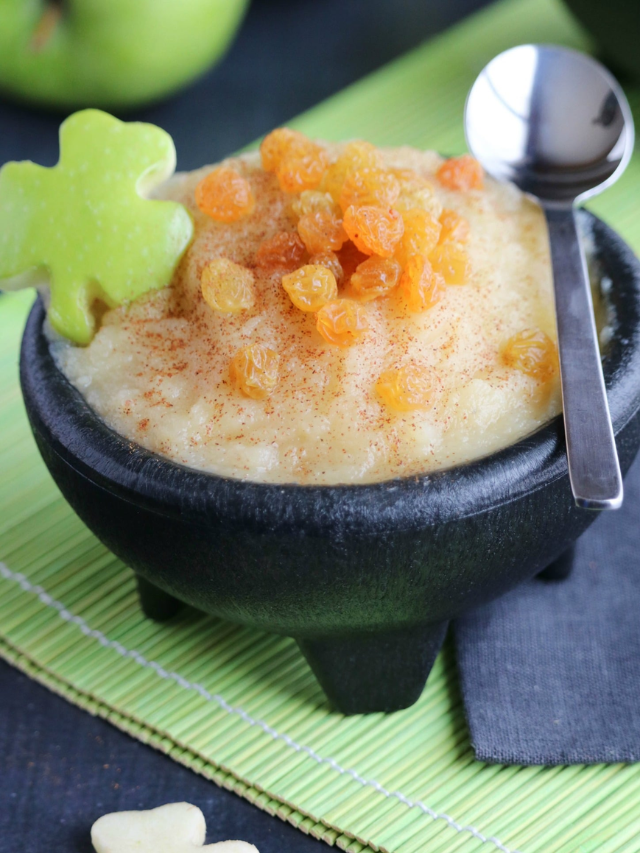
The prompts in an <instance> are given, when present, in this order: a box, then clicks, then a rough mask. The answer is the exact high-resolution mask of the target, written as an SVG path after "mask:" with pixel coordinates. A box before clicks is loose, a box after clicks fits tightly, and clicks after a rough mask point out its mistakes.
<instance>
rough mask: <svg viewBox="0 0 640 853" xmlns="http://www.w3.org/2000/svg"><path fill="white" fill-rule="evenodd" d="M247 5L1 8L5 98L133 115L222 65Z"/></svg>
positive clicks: (96, 0) (199, 1)
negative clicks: (129, 110)
mask: <svg viewBox="0 0 640 853" xmlns="http://www.w3.org/2000/svg"><path fill="white" fill-rule="evenodd" d="M247 4H248V0H0V90H2V91H3V92H6V93H9V94H11V95H14V96H17V97H19V98H21V99H24V100H28V101H31V102H34V103H38V104H44V105H48V106H53V107H60V108H64V109H69V108H75V107H79V106H96V107H107V108H108V107H111V108H118V107H125V108H126V107H135V106H138V105H140V104H143V103H147V102H149V101H153V100H157V99H159V98H162V97H163V96H165V95H168V94H170V93H171V92H173V91H174V90H176V89H178V88H180V86H182V85H184V84H185V83H187V82H189V81H190V80H192V79H193V78H194V77H197V76H198V75H199V74H201V73H202V72H203V71H205V70H206V69H207V68H208V67H209V66H210V65H211V64H213V62H215V60H216V59H218V58H219V57H220V55H221V54H222V52H223V51H224V49H225V48H226V47H227V45H228V43H229V41H230V40H231V38H232V36H233V34H234V32H235V30H236V28H237V27H238V25H239V24H240V21H241V19H242V16H243V14H244V11H245V9H246V7H247Z"/></svg>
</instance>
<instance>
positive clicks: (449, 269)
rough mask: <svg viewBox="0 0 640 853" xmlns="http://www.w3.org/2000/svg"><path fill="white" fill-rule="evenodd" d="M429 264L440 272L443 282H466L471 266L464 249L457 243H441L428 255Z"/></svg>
mask: <svg viewBox="0 0 640 853" xmlns="http://www.w3.org/2000/svg"><path fill="white" fill-rule="evenodd" d="M429 260H430V261H431V266H432V267H433V269H434V271H435V272H438V273H440V275H441V276H442V277H443V278H444V281H445V284H466V283H467V281H468V279H469V276H470V274H471V266H470V264H469V257H468V255H467V253H466V251H465V250H464V249H463V248H462V246H459V245H458V244H457V243H441V244H440V245H439V246H436V248H435V249H434V250H433V252H431V254H430V255H429Z"/></svg>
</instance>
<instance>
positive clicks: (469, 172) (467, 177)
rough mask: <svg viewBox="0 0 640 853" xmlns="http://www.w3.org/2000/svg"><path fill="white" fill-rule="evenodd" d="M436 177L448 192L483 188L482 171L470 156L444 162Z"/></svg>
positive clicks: (466, 155) (465, 155)
mask: <svg viewBox="0 0 640 853" xmlns="http://www.w3.org/2000/svg"><path fill="white" fill-rule="evenodd" d="M436 175H437V176H438V180H439V181H440V183H441V184H442V185H443V186H444V187H447V189H450V190H463V191H466V190H481V189H482V187H483V186H484V169H483V168H482V166H481V165H480V163H478V161H477V160H476V159H475V157H472V156H471V154H463V155H462V157H451V159H449V160H445V161H444V163H443V164H442V165H441V166H440V168H439V169H438V171H437V172H436Z"/></svg>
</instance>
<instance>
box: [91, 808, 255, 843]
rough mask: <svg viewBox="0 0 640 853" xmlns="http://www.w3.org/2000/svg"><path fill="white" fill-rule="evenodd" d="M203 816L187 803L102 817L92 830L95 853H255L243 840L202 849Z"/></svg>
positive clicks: (203, 835) (115, 813) (204, 828)
mask: <svg viewBox="0 0 640 853" xmlns="http://www.w3.org/2000/svg"><path fill="white" fill-rule="evenodd" d="M205 834H206V825H205V820H204V815H203V814H202V812H201V811H200V809H199V808H197V806H192V805H190V804H189V803H169V804H168V805H166V806H160V807H159V808H157V809H149V810H148V811H139V812H113V814H107V815H103V817H101V818H99V819H98V820H97V821H96V822H95V823H94V824H93V826H92V827H91V842H92V844H93V846H94V847H95V849H96V851H97V853H194V851H199V853H258V850H257V849H256V848H255V847H254V846H253V844H247V842H246V841H220V842H218V843H217V844H207V846H206V847H203V846H202V845H203V844H204V839H205Z"/></svg>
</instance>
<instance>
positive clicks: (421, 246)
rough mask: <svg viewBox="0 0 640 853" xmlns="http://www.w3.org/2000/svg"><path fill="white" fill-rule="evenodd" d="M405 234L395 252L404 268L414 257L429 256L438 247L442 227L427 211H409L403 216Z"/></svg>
mask: <svg viewBox="0 0 640 853" xmlns="http://www.w3.org/2000/svg"><path fill="white" fill-rule="evenodd" d="M402 221H403V222H404V234H403V235H402V239H401V240H400V242H399V243H398V246H397V248H396V251H395V255H396V258H397V259H398V260H399V261H400V263H401V264H402V265H403V266H404V265H405V264H406V263H407V261H408V260H409V258H410V257H411V256H412V255H428V254H429V253H430V252H432V251H433V250H434V249H435V247H436V246H437V245H438V237H439V236H440V230H441V228H442V226H441V225H440V223H439V222H438V220H437V219H434V218H433V216H431V214H430V213H427V211H426V210H419V209H413V210H407V211H405V212H404V213H403V214H402Z"/></svg>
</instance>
